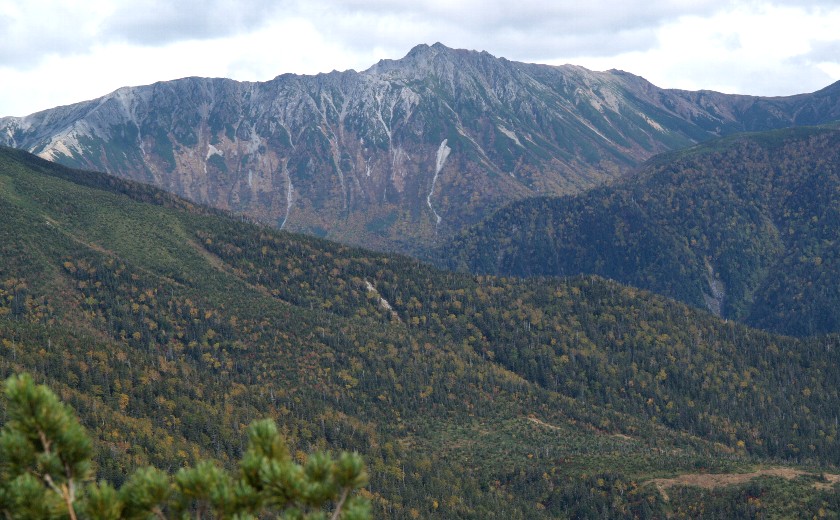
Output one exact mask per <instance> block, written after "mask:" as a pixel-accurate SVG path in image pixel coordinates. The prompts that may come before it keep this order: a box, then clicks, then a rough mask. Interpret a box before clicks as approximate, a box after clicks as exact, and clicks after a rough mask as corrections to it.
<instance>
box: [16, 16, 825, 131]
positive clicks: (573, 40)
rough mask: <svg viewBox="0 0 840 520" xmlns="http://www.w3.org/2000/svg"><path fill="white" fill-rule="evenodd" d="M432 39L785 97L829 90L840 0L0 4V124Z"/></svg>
mask: <svg viewBox="0 0 840 520" xmlns="http://www.w3.org/2000/svg"><path fill="white" fill-rule="evenodd" d="M438 41H439V42H441V43H443V44H445V45H447V46H449V47H455V48H466V49H475V50H486V51H487V52H489V53H491V54H493V55H495V56H499V57H505V58H508V59H511V60H516V61H526V62H535V63H548V64H556V65H559V64H563V63H573V64H576V65H583V66H584V67H587V68H589V69H592V70H606V69H611V68H618V69H623V70H626V71H629V72H632V73H634V74H638V75H640V76H643V77H645V78H647V79H648V80H650V81H651V82H653V83H654V84H656V85H658V86H661V87H671V88H684V89H692V90H694V89H712V90H718V91H721V92H727V93H744V94H757V95H789V94H795V93H802V92H812V91H814V90H818V89H820V88H823V87H825V86H827V85H829V84H831V83H833V82H835V81H838V80H840V1H838V0H788V1H773V0H729V1H725V0H462V1H459V0H344V1H340V0H145V1H143V2H134V1H121V0H60V1H59V0H55V1H53V0H0V116H3V115H16V116H22V115H26V114H29V113H32V112H35V111H38V110H42V109H47V108H51V107H54V106H58V105H65V104H70V103H74V102H77V101H82V100H86V99H92V98H96V97H99V96H102V95H105V94H107V93H109V92H111V91H113V90H115V89H117V88H119V87H122V86H128V85H144V84H149V83H153V82H155V81H160V80H170V79H176V78H181V77H186V76H208V77H228V78H233V79H237V80H250V81H264V80H268V79H271V78H273V77H275V76H278V75H280V74H283V73H286V72H294V73H298V74H315V73H318V72H329V71H331V70H334V69H335V70H346V69H356V70H364V69H366V68H368V67H369V66H371V65H372V64H374V63H376V62H377V61H378V60H379V59H381V58H391V59H396V58H400V57H402V56H404V55H405V54H406V53H407V52H408V51H409V50H410V49H411V48H412V47H413V46H414V45H416V44H418V43H427V44H432V43H435V42H438Z"/></svg>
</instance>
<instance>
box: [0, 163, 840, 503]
mask: <svg viewBox="0 0 840 520" xmlns="http://www.w3.org/2000/svg"><path fill="white" fill-rule="evenodd" d="M0 223H2V224H0V255H2V262H0V340H2V348H0V371H2V374H4V375H5V374H8V373H10V372H12V371H21V370H27V371H30V372H33V373H34V374H36V377H37V378H38V379H39V380H43V381H46V382H48V383H49V384H50V385H51V386H52V387H53V388H55V389H56V390H57V391H58V392H59V393H60V394H61V395H62V397H63V398H65V399H66V400H68V401H69V402H70V403H71V404H72V405H73V406H74V407H75V408H76V410H77V411H78V412H79V414H80V416H81V417H82V419H83V422H84V423H85V425H86V426H87V427H88V428H89V429H90V431H91V432H92V434H93V436H94V437H95V438H96V439H97V446H98V448H99V453H100V456H99V459H98V460H99V465H100V468H101V474H102V475H103V476H105V477H106V478H109V479H112V480H115V481H119V480H120V479H121V478H122V475H124V474H125V472H126V471H127V469H128V468H130V467H132V466H135V465H138V464H146V463H152V464H155V465H157V466H159V467H162V468H165V469H175V468H177V467H179V466H180V465H182V464H188V463H191V462H193V461H194V460H195V459H196V458H197V457H203V456H211V457H214V458H217V459H219V460H220V461H221V462H222V463H225V462H226V461H229V460H232V459H234V458H235V457H236V456H237V455H238V454H239V451H240V450H241V449H242V447H243V441H244V439H243V428H244V426H245V425H246V424H248V423H249V422H250V421H251V420H252V419H254V418H257V417H262V416H270V417H273V418H275V419H276V420H277V421H278V422H279V423H280V424H281V426H282V428H283V429H284V431H285V432H286V434H287V435H288V437H289V438H290V440H291V442H292V444H293V445H294V446H296V447H297V448H299V449H300V450H301V451H302V452H306V451H310V450H311V449H312V448H323V447H328V448H335V449H357V450H359V451H361V452H362V453H363V454H364V455H365V457H366V460H367V463H368V465H369V469H370V472H371V474H372V482H371V486H370V492H371V494H372V496H373V498H374V504H375V508H376V512H377V514H378V515H379V516H382V517H389V518H390V517H396V518H401V517H409V518H410V517H413V516H415V515H416V516H422V517H440V518H453V517H471V518H479V517H480V518H492V517H496V518H539V517H544V516H545V515H546V514H550V515H553V516H564V515H570V516H581V515H584V514H589V513H587V511H588V512H592V511H594V512H597V513H598V514H600V515H602V516H603V515H607V516H615V517H621V516H626V515H630V514H636V515H638V516H645V515H648V516H661V515H662V514H664V512H665V511H668V510H679V508H682V507H684V508H689V507H691V505H692V504H694V503H695V502H696V500H698V499H697V498H696V497H694V495H691V494H685V497H686V498H671V499H670V501H669V502H667V503H666V502H665V501H664V499H663V497H662V496H661V495H660V493H659V492H658V491H657V489H656V488H655V487H654V486H652V485H646V484H645V481H646V480H647V479H649V478H652V477H665V476H670V475H674V474H677V473H684V472H693V471H697V470H698V468H701V469H703V470H712V471H729V470H739V469H745V468H747V467H749V466H753V465H761V464H768V463H773V464H777V463H780V462H786V463H789V464H792V463H797V464H806V465H808V466H810V467H828V468H830V467H833V466H835V465H836V464H838V462H840V450H838V449H837V448H836V435H837V431H836V430H837V426H836V417H837V416H838V415H840V413H839V412H840V409H839V408H838V407H840V405H838V402H840V400H838V399H837V397H838V396H837V390H836V388H835V387H834V386H833V385H832V381H836V380H837V379H838V374H837V371H838V367H840V363H837V360H836V357H837V355H838V354H837V353H838V352H840V350H838V349H837V348H836V347H837V345H836V343H837V341H836V339H832V338H829V339H822V340H819V341H816V340H814V341H799V340H795V339H791V338H783V337H777V336H772V335H770V334H766V333H761V332H757V331H754V330H750V329H747V328H744V327H741V326H738V325H734V324H731V323H730V324H726V323H723V322H720V321H718V320H716V319H714V318H712V317H710V316H708V315H705V314H703V313H698V312H696V311H694V310H692V309H690V308H688V307H685V306H682V305H677V304H674V303H673V302H671V301H668V300H664V299H662V298H659V297H655V296H652V295H650V294H646V293H641V292H639V291H636V290H634V289H630V288H626V287H622V286H619V285H617V284H615V283H612V282H605V281H603V280H600V279H592V278H579V279H573V280H568V281H551V280H515V279H505V278H493V277H472V276H466V275H461V274H452V273H445V272H441V271H437V270H434V269H432V268H430V267H427V266H424V265H422V264H419V263H418V262H416V261H414V260H410V259H407V258H404V257H396V256H385V255H377V254H372V253H369V252H366V251H363V250H358V249H351V248H347V247H343V246H338V245H335V244H331V243H328V242H324V241H320V240H317V239H313V238H307V237H301V236H295V235H291V234H287V233H281V232H277V231H274V230H270V229H266V228H262V227H258V226H255V225H252V224H249V223H247V222H243V221H241V220H238V219H235V218H230V217H228V216H226V215H223V214H221V213H218V212H214V211H210V210H206V209H204V208H200V207H194V206H192V205H190V204H189V203H186V202H184V201H182V200H180V199H177V198H174V197H172V196H169V195H165V194H163V193H161V192H158V191H157V190H153V189H151V188H148V187H145V186H142V185H136V184H133V183H129V182H126V181H120V180H116V179H113V178H111V177H107V176H104V175H99V174H92V173H85V172H77V171H74V170H68V169H65V168H61V167H57V166H54V165H52V164H50V163H46V162H43V161H40V160H38V159H35V158H33V157H31V156H28V155H26V154H23V153H21V152H17V151H11V150H2V151H0ZM371 288H372V289H371ZM383 299H384V300H385V301H387V302H388V305H390V309H389V308H388V307H387V306H386V305H384V304H383V303H382V300H383ZM790 485H792V486H794V487H795V489H796V492H795V493H793V492H791V493H793V495H795V496H797V497H799V498H797V499H796V500H797V501H798V502H797V503H800V502H801V503H802V504H803V507H806V506H807V504H811V503H812V502H813V503H819V504H822V503H823V502H824V501H826V500H828V497H829V496H831V494H830V493H831V492H830V491H820V490H815V489H814V488H813V487H811V485H810V483H807V482H800V483H794V484H790ZM780 486H782V483H780V482H771V483H769V484H767V488H766V489H768V490H774V489H777V488H779V487H780ZM593 490H595V491H593ZM797 493H798V494H797ZM672 494H673V493H672ZM673 495H674V497H682V496H683V495H678V494H673ZM736 495H737V493H736ZM736 495H733V497H729V498H725V499H722V500H721V501H720V503H721V506H720V507H729V506H732V505H733V504H739V503H741V502H745V501H746V500H747V498H745V496H742V495H737V496H736ZM793 495H791V496H793ZM727 497H728V495H727ZM700 500H705V499H700ZM693 501H695V502H693ZM807 507H810V506H807ZM832 507H833V506H832ZM581 508H584V509H585V510H584V509H581ZM592 514H595V513H592Z"/></svg>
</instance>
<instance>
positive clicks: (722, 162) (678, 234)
mask: <svg viewBox="0 0 840 520" xmlns="http://www.w3.org/2000/svg"><path fill="white" fill-rule="evenodd" d="M838 200H840V129H838V126H837V125H833V126H828V127H815V128H798V129H792V130H782V131H775V132H771V133H758V134H745V135H741V136H737V137H732V138H727V139H723V140H719V141H715V142H712V143H707V144H703V145H699V146H696V147H694V148H691V149H688V150H685V151H681V152H674V153H669V154H664V155H662V156H660V157H657V158H655V159H653V160H651V161H650V162H649V163H648V164H646V165H645V166H644V167H643V168H642V169H641V171H639V172H638V173H636V174H634V175H633V176H630V177H628V178H627V179H626V180H625V181H623V182H621V183H618V184H616V185H614V186H611V187H606V188H601V189H597V190H593V191H590V192H587V193H585V194H582V195H579V196H576V197H564V198H542V199H533V200H527V201H522V202H519V203H516V204H513V205H511V206H509V207H508V208H505V209H503V210H501V211H499V212H498V213H496V214H495V215H494V216H493V217H491V218H490V219H488V220H486V221H485V222H483V223H482V224H480V225H479V226H477V227H475V228H473V229H472V230H470V231H469V232H467V233H465V234H463V235H462V236H460V237H458V238H457V239H456V240H455V241H454V242H453V243H451V244H449V245H448V246H447V247H446V248H445V249H443V250H441V251H442V253H441V254H440V256H441V257H443V258H444V263H447V265H450V266H452V267H459V268H462V269H469V270H472V271H475V272H479V273H497V274H513V275H524V276H544V275H552V276H571V275H576V274H580V273H586V274H598V275H601V276H604V277H608V278H612V279H615V280H617V281H619V282H622V283H626V284H631V285H634V286H637V287H641V288H645V289H650V290H652V291H655V292H657V293H660V294H664V295H666V296H670V297H673V298H677V299H679V300H682V301H684V302H687V303H689V304H691V305H694V306H697V307H706V308H708V309H710V310H712V311H713V312H715V313H716V314H719V315H722V316H723V317H726V318H731V319H735V320H738V321H742V322H745V323H747V324H750V325H752V326H756V327H759V328H763V329H768V330H773V331H778V332H782V333H786V334H793V335H797V336H806V335H811V334H823V333H829V332H838V331H840V264H838V262H837V259H838V258H840V249H839V248H840V240H838V239H840V206H838V204H837V201H838Z"/></svg>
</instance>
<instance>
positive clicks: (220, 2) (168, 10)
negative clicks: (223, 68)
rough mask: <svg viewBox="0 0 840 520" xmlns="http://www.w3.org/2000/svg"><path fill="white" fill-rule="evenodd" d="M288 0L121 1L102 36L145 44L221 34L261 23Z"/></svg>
mask: <svg viewBox="0 0 840 520" xmlns="http://www.w3.org/2000/svg"><path fill="white" fill-rule="evenodd" d="M284 7H286V3H285V2H278V1H276V0H239V1H236V0H178V1H172V0H151V1H148V2H142V3H139V2H137V3H128V4H120V5H119V6H118V7H117V9H116V10H115V11H114V12H113V13H112V14H111V15H110V16H109V17H108V18H107V19H105V20H104V21H103V26H102V34H101V36H102V37H103V38H104V39H106V40H122V41H127V42H129V43H139V44H141V45H161V44H166V43H171V42H175V41H181V40H201V39H208V38H219V37H223V36H229V35H233V34H238V33H241V32H245V31H250V30H253V29H257V28H259V27H261V26H262V25H263V24H264V23H266V22H267V21H268V20H271V19H272V18H273V17H275V16H277V15H278V13H279V12H280V10H281V9H282V8H284Z"/></svg>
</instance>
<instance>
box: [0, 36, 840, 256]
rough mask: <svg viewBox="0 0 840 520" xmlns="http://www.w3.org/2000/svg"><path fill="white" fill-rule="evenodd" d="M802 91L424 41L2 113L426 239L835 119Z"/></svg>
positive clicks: (398, 243)
mask: <svg viewBox="0 0 840 520" xmlns="http://www.w3.org/2000/svg"><path fill="white" fill-rule="evenodd" d="M835 92H836V90H827V91H824V92H822V93H820V95H816V94H815V95H804V96H795V97H791V98H756V97H749V96H726V95H723V94H717V93H702V92H701V93H690V92H684V91H672V90H663V89H659V88H658V87H655V86H654V85H652V84H650V83H649V82H647V81H646V80H644V79H643V78H640V77H638V76H634V75H632V74H629V73H625V72H620V71H609V72H593V71H589V70H587V69H585V68H583V67H578V66H573V65H565V66H561V67H553V66H546V65H534V64H526V63H518V62H513V61H509V60H505V59H499V58H495V57H494V56H492V55H490V54H488V53H486V52H476V51H469V50H460V49H450V48H448V47H446V46H445V45H443V44H440V43H435V44H433V45H425V44H423V45H418V46H416V47H414V48H413V49H412V50H411V51H410V52H409V53H408V54H407V55H406V56H405V57H403V58H402V59H399V60H382V61H380V62H379V63H377V64H376V65H374V66H372V67H371V68H369V69H367V70H365V71H363V72H361V73H359V72H355V71H344V72H335V71H334V72H331V73H329V74H319V75H316V76H303V75H293V74H284V75H281V76H278V77H277V78H275V79H274V80H271V81H268V82H264V83H245V82H236V81H233V80H228V79H207V78H186V79H182V80H176V81H167V82H160V83H155V84H153V85H148V86H143V87H125V88H122V89H119V90H117V91H115V92H113V93H111V94H109V95H107V96H104V97H102V98H100V99H97V100H92V101H86V102H83V103H78V104H75V105H71V106H67V107H58V108H55V109H51V110H47V111H43V112H39V113H37V114H33V115H31V116H27V117H24V118H4V119H2V120H0V144H5V145H9V146H15V147H19V148H23V149H26V150H28V151H31V152H34V153H37V154H39V155H41V156H42V157H45V158H49V159H52V160H56V161H59V162H62V163H64V164H67V165H71V166H77V167H83V168H89V169H96V170H103V171H107V172H109V173H113V174H116V175H120V176H124V177H130V178H133V179H137V180H141V181H144V182H150V183H153V184H155V185H157V186H160V187H163V188H165V189H168V190H171V191H173V192H176V193H178V194H179V195H182V196H185V197H188V198H191V199H193V200H196V201H199V202H203V203H207V204H210V205H214V206H218V207H221V208H225V209H230V210H233V211H236V212H242V213H246V214H248V215H250V216H252V217H254V218H257V219H259V220H262V221H264V222H268V223H271V224H274V225H277V226H279V227H282V228H284V229H292V230H297V231H303V232H308V233H313V234H317V235H321V236H327V237H330V238H333V239H337V240H340V241H345V242H351V243H355V244H364V245H366V246H369V247H378V248H383V249H398V250H402V251H409V252H410V251H416V250H418V249H423V248H425V247H427V246H428V245H429V244H432V243H434V242H436V241H439V240H441V239H442V238H443V237H446V236H450V235H451V234H453V233H455V232H457V231H459V230H460V229H462V228H463V227H464V226H467V225H470V224H472V223H475V222H477V221H478V220H480V219H482V218H483V217H485V216H486V215H488V214H489V213H491V212H492V211H494V210H495V209H498V208H499V207H501V206H503V205H505V204H507V203H509V202H511V201H514V200H518V199H522V198H526V197H531V196H535V195H545V194H565V193H574V192H578V191H580V190H584V189H587V188H590V187H593V186H596V185H598V184H601V183H604V182H607V181H609V180H612V179H615V178H616V177H618V176H620V175H622V174H624V173H626V172H628V171H630V170H631V169H632V168H633V167H635V166H636V165H638V164H639V163H640V162H641V161H643V160H645V159H647V158H648V157H650V156H651V155H653V154H655V153H658V152H661V151H664V150H669V149H674V148H678V147H683V146H686V145H690V144H693V143H695V142H698V141H703V140H706V139H709V138H711V137H714V136H717V135H723V134H727V133H732V132H737V131H744V130H759V129H763V128H779V127H783V126H791V125H794V124H811V123H812V122H820V121H822V120H824V119H825V120H828V119H826V118H836V117H837V115H836V114H837V113H838V110H840V108H838V107H839V106H840V102H838V96H837V95H836V94H835Z"/></svg>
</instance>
